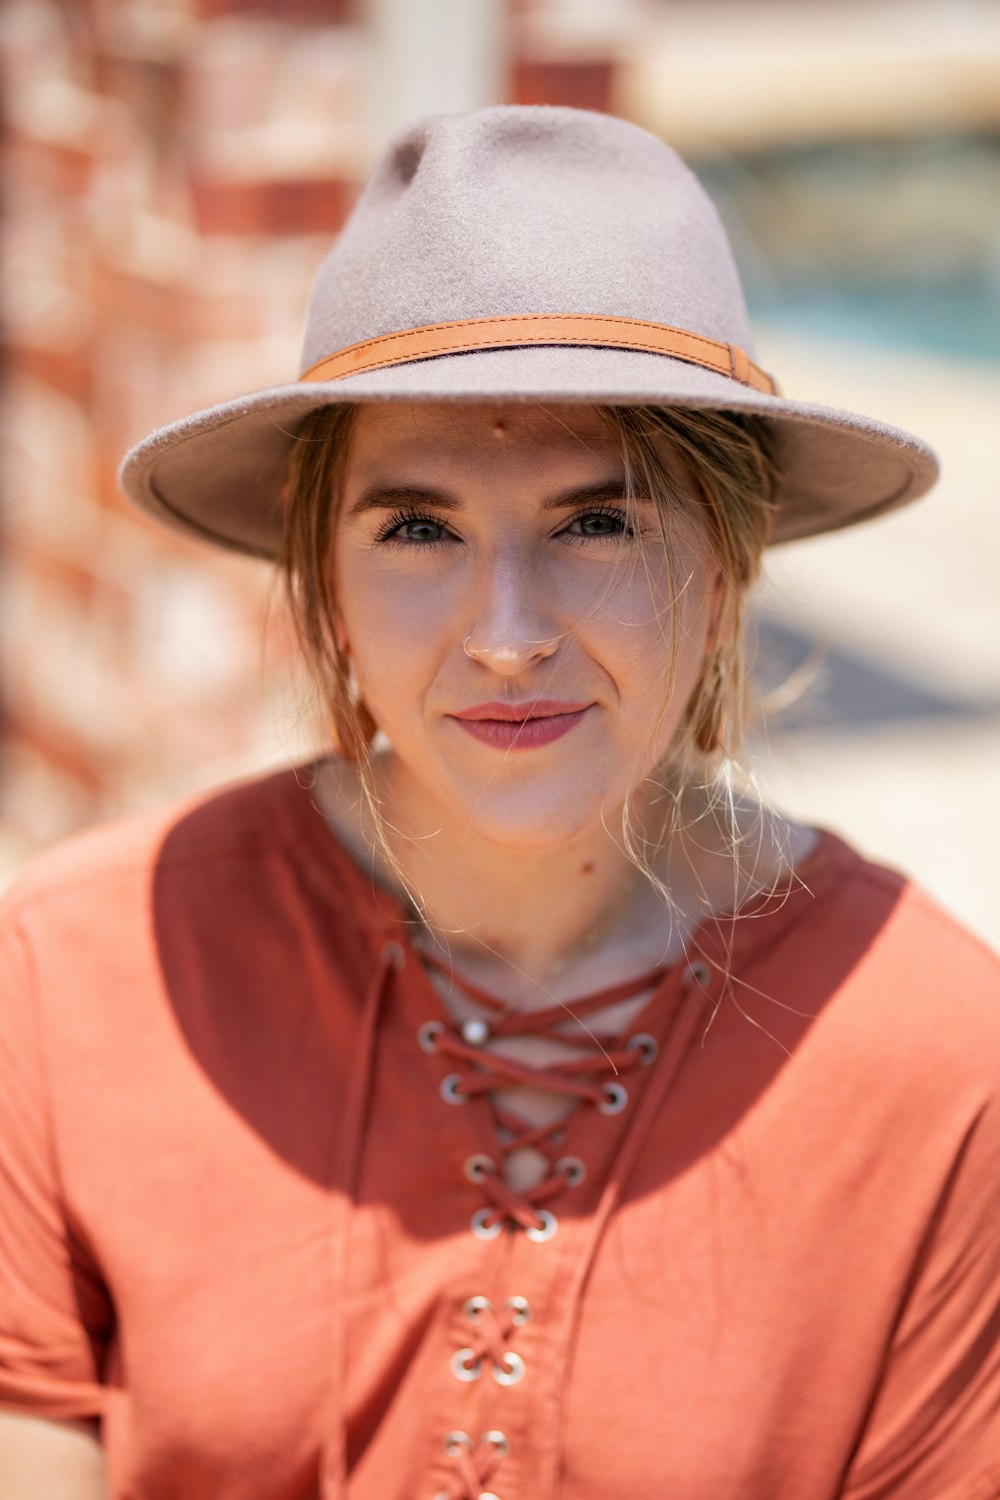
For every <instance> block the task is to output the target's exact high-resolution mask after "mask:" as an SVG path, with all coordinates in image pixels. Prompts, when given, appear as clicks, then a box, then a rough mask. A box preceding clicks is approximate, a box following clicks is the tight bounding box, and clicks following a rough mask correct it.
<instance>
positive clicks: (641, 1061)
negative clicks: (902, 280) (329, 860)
mask: <svg viewBox="0 0 1000 1500" xmlns="http://www.w3.org/2000/svg"><path fill="white" fill-rule="evenodd" d="M421 958H422V961H423V963H424V965H425V966H426V967H427V968H428V969H430V970H432V971H433V972H435V973H438V974H440V975H442V976H443V977H445V978H447V979H449V980H450V981H453V982H454V981H455V976H454V975H453V973H452V971H451V969H450V968H449V967H448V965H447V964H444V963H442V962H441V960H440V959H438V958H436V957H435V956H434V955H433V954H427V953H424V954H422V955H421ZM663 973H664V970H663V968H662V967H657V968H655V969H653V970H651V971H649V972H647V973H645V974H641V975H637V976H636V977H635V978H633V979H630V980H626V981H624V982H622V983H619V984H616V985H611V986H609V987H608V988H607V989H604V990H600V991H597V992H595V993H594V994H590V995H585V996H583V997H582V998H581V999H578V1000H573V1001H571V1002H561V1003H559V1004H557V1005H551V1006H547V1007H545V1008H544V1009H541V1010H535V1011H529V1012H522V1011H516V1010H512V1009H511V1008H510V1006H509V1005H507V1004H506V1002H504V1001H502V1000H499V999H497V997H496V996H494V995H491V994H489V993H488V992H487V991H486V990H482V989H480V988H479V987H478V986H476V985H473V984H470V983H468V982H467V981H465V980H464V979H463V980H462V981H461V982H460V985H459V988H460V990H461V993H462V994H463V995H464V996H465V997H466V999H468V1000H470V1001H472V1002H473V1003H474V1004H475V1005H477V1006H479V1007H481V1008H483V1009H484V1010H486V1011H487V1012H488V1013H489V1016H490V1019H489V1020H484V1019H482V1018H478V1017H477V1018H473V1019H471V1020H467V1021H465V1022H462V1023H457V1022H456V1023H454V1025H453V1026H448V1025H446V1024H445V1023H444V1022H443V1021H429V1022H427V1023H426V1024H425V1025H424V1027H423V1028H422V1029H421V1037H420V1040H421V1045H422V1046H423V1047H424V1049H425V1050H426V1051H428V1052H436V1053H439V1054H441V1055H442V1056H444V1057H447V1058H449V1059H452V1060H454V1062H456V1063H457V1064H458V1065H459V1067H458V1070H457V1071H456V1072H454V1073H450V1074H449V1075H448V1076H447V1078H445V1079H444V1081H443V1083H442V1085H441V1092H442V1094H443V1096H444V1098H445V1099H446V1100H447V1101H448V1102H449V1103H451V1104H460V1103H464V1102H465V1101H466V1100H468V1099H472V1098H475V1097H476V1096H478V1095H481V1094H489V1095H492V1094H494V1093H495V1092H496V1091H497V1090H499V1089H503V1088H510V1087H511V1086H512V1085H513V1086H517V1085H522V1086H527V1087H531V1088H537V1089H546V1090H549V1091H551V1092H552V1093H555V1094H561V1095H563V1096H565V1097H568V1098H571V1099H575V1100H578V1101H579V1102H580V1103H583V1104H589V1105H591V1106H592V1107H593V1108H594V1109H596V1110H598V1111H599V1112H600V1113H601V1114H607V1115H614V1114H618V1113H620V1111H621V1110H623V1109H624V1108H625V1106H626V1104H627V1103H628V1089H627V1087H626V1085H625V1083H624V1082H622V1080H623V1079H624V1078H627V1077H628V1075H629V1074H630V1073H632V1072H634V1070H635V1069H636V1068H640V1067H646V1066H648V1065H649V1064H650V1063H651V1062H652V1061H653V1060H654V1058H655V1057H656V1053H657V1044H656V1042H655V1040H654V1039H653V1038H652V1037H651V1036H649V1035H647V1034H646V1033H641V1034H639V1035H636V1036H632V1037H630V1038H629V1039H628V1040H627V1041H625V1042H623V1041H622V1040H621V1039H620V1038H619V1037H617V1036H615V1037H609V1036H600V1035H598V1034H596V1033H594V1032H591V1031H590V1030H588V1029H587V1028H586V1027H585V1026H583V1025H582V1024H581V1025H580V1026H579V1034H578V1035H573V1036H567V1034H566V1031H565V1029H564V1028H565V1025H566V1022H567V1019H570V1020H573V1019H576V1020H577V1021H580V1022H582V1020H583V1018H584V1017H585V1016H587V1015H590V1014H593V1013H594V1012H595V1011H598V1010H603V1009H605V1008H607V1007H608V1006H609V1005H613V1004H617V1003H619V1002H621V1001H624V1000H632V999H634V998H635V997H636V996H637V995H640V994H642V993H643V992H644V991H647V990H653V989H655V988H656V987H657V985H658V984H659V983H660V980H661V978H662V977H663ZM515 1036H517V1037H521V1036H534V1037H544V1038H547V1039H548V1040H550V1041H554V1042H560V1043H562V1044H563V1045H565V1044H567V1043H570V1044H571V1045H572V1046H574V1047H576V1048H586V1055H584V1056H580V1057H574V1058H568V1059H565V1060H563V1061H560V1062H555V1063H551V1064H549V1065H548V1066H546V1067H534V1066H531V1065H529V1064H527V1063H521V1062H517V1061H515V1060H514V1059H512V1058H508V1057H502V1056H499V1055H497V1054H496V1053H493V1052H487V1051H485V1050H484V1049H485V1047H486V1045H487V1043H488V1042H490V1041H492V1040H494V1039H499V1038H507V1037H515ZM492 1104H493V1112H494V1118H495V1120H496V1123H497V1126H498V1136H499V1155H500V1161H499V1162H495V1161H494V1160H493V1159H492V1158H491V1157H489V1156H486V1155H476V1156H473V1157H470V1158H469V1160H468V1161H467V1162H466V1168H465V1169H466V1174H467V1175H468V1176H469V1177H470V1178H471V1179H472V1181H474V1182H478V1183H480V1184H481V1185H482V1188H483V1192H484V1193H485V1195H486V1197H487V1198H488V1200H489V1204H488V1206H487V1207H485V1208H483V1209H482V1210H480V1212H479V1213H477V1214H476V1215H475V1216H474V1218H473V1232H474V1233H475V1234H477V1235H478V1236H479V1237H480V1238H482V1239H492V1238H493V1237H494V1236H495V1235H498V1234H500V1233H501V1231H502V1230H503V1228H504V1225H505V1224H509V1225H511V1226H512V1227H515V1228H519V1229H523V1230H524V1231H525V1232H526V1233H527V1234H528V1236H529V1237H530V1238H532V1239H548V1238H549V1237H550V1235H551V1234H553V1233H554V1232H555V1219H554V1216H553V1215H552V1213H551V1211H550V1210H549V1207H548V1205H549V1204H550V1203H551V1202H552V1201H553V1200H554V1199H555V1198H557V1197H559V1196H560V1195H561V1194H562V1193H564V1192H565V1191H566V1190H567V1188H571V1187H576V1186H577V1185H578V1184H579V1183H580V1182H582V1181H583V1179H584V1176H585V1168H584V1166H583V1163H582V1162H580V1161H579V1160H578V1159H577V1158H576V1157H571V1156H561V1157H560V1156H559V1155H558V1154H557V1153H558V1147H559V1143H560V1142H561V1140H562V1138H563V1134H564V1130H565V1121H563V1120H559V1121H556V1122H555V1123H554V1124H548V1125H526V1124H525V1122H524V1121H523V1120H522V1119H521V1118H520V1117H519V1116H518V1115H516V1114H514V1113H513V1112H511V1111H510V1110H508V1109H505V1108H504V1107H503V1106H502V1105H500V1104H499V1103H498V1102H497V1101H496V1100H493V1101H492ZM528 1147H530V1148H531V1149H533V1150H534V1151H536V1152H538V1153H539V1155H541V1156H542V1157H543V1158H544V1160H545V1162H546V1167H547V1170H546V1172H545V1174H544V1176H543V1177H542V1178H541V1180H540V1181H539V1182H537V1183H536V1184H535V1185H534V1186H533V1187H530V1188H527V1189H524V1190H518V1189H516V1188H513V1187H512V1186H511V1185H510V1183H509V1182H508V1181H507V1178H506V1173H505V1170H504V1168H505V1163H506V1160H507V1158H509V1157H511V1156H513V1155H514V1153H515V1152H519V1151H523V1150H524V1149H525V1148H528ZM489 1352H491V1351H490V1349H489V1348H487V1347H484V1348H483V1349H482V1350H480V1353H489Z"/></svg>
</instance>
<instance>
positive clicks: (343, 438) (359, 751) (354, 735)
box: [281, 406, 375, 763]
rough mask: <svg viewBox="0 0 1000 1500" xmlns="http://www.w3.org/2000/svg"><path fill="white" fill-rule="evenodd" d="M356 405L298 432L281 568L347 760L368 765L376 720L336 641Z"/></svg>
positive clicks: (329, 411)
mask: <svg viewBox="0 0 1000 1500" xmlns="http://www.w3.org/2000/svg"><path fill="white" fill-rule="evenodd" d="M353 421H354V407H353V406H325V407H321V408H320V410H319V411H315V412H312V413H310V415H309V416H308V417H306V419H305V421H304V422H303V423H302V426H301V427H300V428H299V430H298V432H297V433H296V437H295V446H294V448H293V449H292V457H291V461H290V463H289V466H288V474H287V477H286V481H285V536H284V549H283V552H282V558H281V563H282V571H283V574H284V579H285V588H286V592H287V594H288V599H289V603H290V605H291V611H292V619H293V620H294V622H295V628H296V632H297V634H298V637H299V641H300V644H301V645H302V648H303V650H304V653H305V657H306V661H307V663H308V665H309V668H310V670H311V671H312V674H313V677H314V679H315V682H316V685H317V687H318V689H319V692H320V695H321V698H322V701H323V704H324V706H325V708H326V710H327V712H328V713H329V715H330V719H331V728H332V731H333V738H334V741H335V744H336V748H337V750H338V751H339V753H340V755H341V756H342V757H343V758H344V760H348V761H351V762H354V763H360V762H364V761H367V758H368V747H369V745H370V744H371V741H372V739H373V737H374V735H375V722H374V720H373V719H372V716H371V714H370V713H369V711H368V709H367V707H366V705H365V703H364V701H363V700H362V699H361V698H359V696H358V694H357V692H356V691H355V688H354V684H353V683H352V680H351V669H350V661H349V660H348V658H347V656H346V654H345V652H344V649H343V647H342V646H341V643H340V641H339V640H338V637H337V629H336V618H337V612H336V604H337V601H336V598H335V594H334V561H335V544H336V520H337V514H338V511H339V507H340V490H341V486H342V484H343V477H344V468H345V465H346V461H347V454H348V447H349V443H350V433H351V426H352V424H353Z"/></svg>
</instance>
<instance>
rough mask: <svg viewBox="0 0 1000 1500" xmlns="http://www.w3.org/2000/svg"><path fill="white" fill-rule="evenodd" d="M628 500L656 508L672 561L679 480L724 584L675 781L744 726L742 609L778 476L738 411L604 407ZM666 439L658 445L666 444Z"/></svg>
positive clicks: (675, 762) (698, 768)
mask: <svg viewBox="0 0 1000 1500" xmlns="http://www.w3.org/2000/svg"><path fill="white" fill-rule="evenodd" d="M601 415H602V417H603V418H604V420H605V421H606V422H607V424H608V426H609V427H610V429H611V430H612V432H614V433H615V434H616V435H617V437H618V440H619V444H620V446H621V450H622V454H623V456H624V458H625V463H626V470H627V473H628V475H629V481H630V487H631V490H632V493H633V494H640V493H641V494H642V495H644V496H645V497H646V498H647V499H650V500H652V501H653V503H654V506H655V510H656V515H657V518H658V521H659V525H660V530H661V533H662V536H663V545H664V549H665V551H666V554H667V556H668V558H669V556H670V552H671V527H672V523H673V521H674V518H675V516H676V514H677V511H678V506H679V504H681V503H683V502H679V501H678V498H677V491H678V484H677V480H678V475H677V472H676V465H677V463H678V462H679V463H680V465H681V466H682V471H683V472H682V477H683V479H685V480H686V481H687V483H686V484H685V486H684V489H685V491H686V492H687V493H688V494H690V495H692V496H693V499H694V502H695V504H696V506H697V508H698V515H699V519H700V521H701V524H702V526H703V527H704V530H705V533H706V536H707V539H708V543H709V546H710V548H711V550H712V553H713V555H714V558H715V562H716V566H717V568H718V570H719V576H720V579H721V590H722V591H721V595H720V599H719V606H718V615H717V619H716V622H715V627H714V630H713V632H712V635H711V638H710V640H709V646H708V651H707V653H706V656H705V660H704V662H703V664H702V670H701V673H700V675H699V677H698V681H697V683H696V685H695V688H694V691H693V693H692V694H691V697H690V699H689V701H688V705H687V710H686V714H685V717H684V721H683V723H682V726H681V733H680V736H679V738H678V740H677V741H676V742H675V744H674V745H673V746H672V747H671V756H670V760H671V765H672V766H673V767H674V768H675V770H676V772H677V774H678V775H679V776H680V778H681V780H685V779H687V778H688V777H690V776H693V775H694V776H697V775H701V776H704V774H705V772H706V770H709V769H710V768H711V765H712V763H713V762H717V761H719V760H723V759H728V760H735V759H736V757H737V756H738V754H739V750H740V745H741V742H742V736H743V730H744V727H745V723H746V717H747V708H748V703H747V663H746V642H745V632H744V607H745V601H746V594H747V590H748V588H749V586H750V585H751V584H752V583H753V581H754V580H755V579H756V577H757V575H758V573H759V572H760V565H761V557H762V554H763V551H764V547H765V546H766V545H767V542H768V540H769V539H770V536H771V531H772V527H773V519H774V513H775V504H774V498H773V497H774V480H775V467H774V464H773V461H772V459H771V457H770V455H769V452H768V446H767V430H766V427H765V424H764V423H763V422H762V421H761V420H760V419H759V418H755V417H752V416H749V417H747V416H742V415H740V414H738V413H735V412H716V411H687V410H683V409H680V408H660V407H604V408H601ZM664 440H665V441H664Z"/></svg>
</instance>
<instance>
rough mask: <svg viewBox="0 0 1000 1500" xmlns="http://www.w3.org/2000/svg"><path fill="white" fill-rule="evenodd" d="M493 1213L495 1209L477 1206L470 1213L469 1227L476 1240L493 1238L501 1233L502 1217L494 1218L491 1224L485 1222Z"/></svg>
mask: <svg viewBox="0 0 1000 1500" xmlns="http://www.w3.org/2000/svg"><path fill="white" fill-rule="evenodd" d="M494 1213H495V1209H492V1208H477V1209H476V1211H475V1213H474V1214H473V1215H472V1218H471V1219H470V1220H469V1228H470V1229H471V1230H472V1232H473V1234H474V1235H475V1236H476V1239H477V1240H495V1239H496V1237H497V1235H498V1234H500V1233H502V1231H503V1220H502V1219H494V1220H493V1223H492V1224H490V1223H487V1220H488V1219H490V1218H492V1216H493V1214H494Z"/></svg>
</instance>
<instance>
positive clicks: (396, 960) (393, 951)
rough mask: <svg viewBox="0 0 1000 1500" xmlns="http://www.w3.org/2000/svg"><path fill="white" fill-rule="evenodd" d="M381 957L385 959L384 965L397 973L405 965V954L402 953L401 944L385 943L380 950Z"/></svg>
mask: <svg viewBox="0 0 1000 1500" xmlns="http://www.w3.org/2000/svg"><path fill="white" fill-rule="evenodd" d="M382 957H383V958H384V959H385V961H386V963H388V964H391V965H392V967H393V968H394V969H395V970H396V972H397V973H398V972H399V970H400V969H401V968H402V967H403V965H404V964H405V963H406V954H405V952H404V951H403V945H402V943H397V942H395V941H390V942H388V943H386V945H385V947H384V948H383V949H382Z"/></svg>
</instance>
